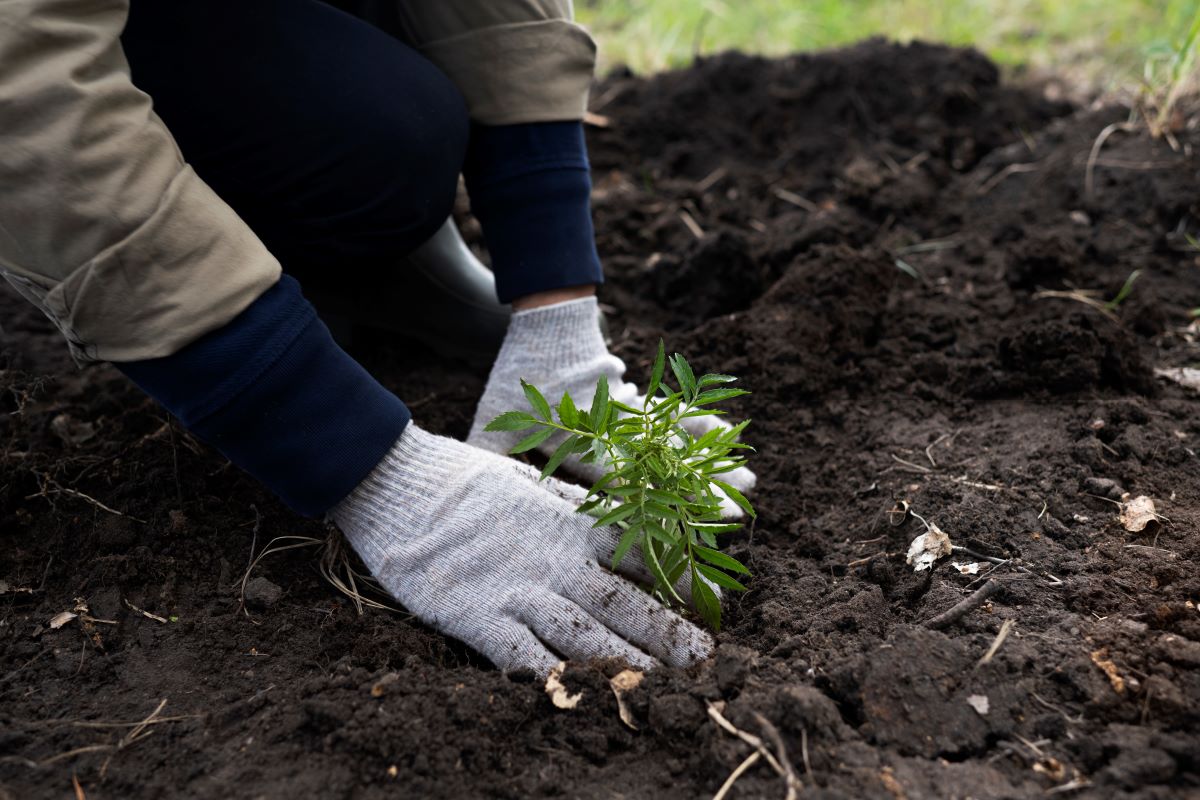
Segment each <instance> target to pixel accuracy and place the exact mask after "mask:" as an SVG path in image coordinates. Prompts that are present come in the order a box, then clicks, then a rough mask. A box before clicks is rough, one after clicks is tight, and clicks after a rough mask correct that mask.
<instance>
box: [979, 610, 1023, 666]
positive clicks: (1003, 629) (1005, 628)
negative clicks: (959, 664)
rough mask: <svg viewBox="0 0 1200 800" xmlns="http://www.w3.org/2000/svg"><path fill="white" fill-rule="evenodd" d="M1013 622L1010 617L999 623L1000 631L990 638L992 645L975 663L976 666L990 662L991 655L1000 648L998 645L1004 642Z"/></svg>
mask: <svg viewBox="0 0 1200 800" xmlns="http://www.w3.org/2000/svg"><path fill="white" fill-rule="evenodd" d="M1014 624H1015V623H1014V622H1013V621H1012V620H1011V619H1006V620H1004V622H1003V623H1002V624H1001V625H1000V632H999V633H997V634H996V638H995V639H993V640H992V646H991V647H989V648H988V650H987V652H986V653H984V654H983V658H981V659H979V661H978V662H977V663H976V664H975V666H976V667H982V666H983V665H984V664H987V663H990V662H991V660H992V656H994V655H996V652H997V651H998V650H999V649H1000V645H1002V644H1004V640H1005V639H1007V638H1008V632H1009V631H1011V630H1012V627H1013V625H1014Z"/></svg>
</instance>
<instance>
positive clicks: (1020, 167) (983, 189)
mask: <svg viewBox="0 0 1200 800" xmlns="http://www.w3.org/2000/svg"><path fill="white" fill-rule="evenodd" d="M1041 163H1042V162H1040V161H1034V162H1032V163H1029V164H1009V165H1008V166H1007V167H1005V168H1004V169H1002V170H1000V171H999V172H997V173H996V174H995V175H993V176H992V177H990V178H988V179H987V180H986V181H984V182H983V184H982V185H981V186H980V187H979V188H978V189H976V190H975V194H977V195H979V196H980V197H983V196H984V195H985V194H987V193H988V192H990V191H991V190H992V189H995V188H996V187H997V186H999V185H1000V184H1001V182H1003V180H1004V179H1005V178H1007V177H1008V176H1009V175H1019V174H1021V173H1023V172H1037V171H1038V169H1039V168H1040V167H1041Z"/></svg>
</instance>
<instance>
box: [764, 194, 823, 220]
mask: <svg viewBox="0 0 1200 800" xmlns="http://www.w3.org/2000/svg"><path fill="white" fill-rule="evenodd" d="M773 194H774V195H775V196H776V197H778V198H779V199H780V200H782V201H783V202H785V203H791V204H792V205H794V206H796V207H797V208H802V209H804V210H805V211H807V212H809V213H810V214H815V213H816V212H817V211H819V210H820V206H818V205H817V204H816V203H814V202H813V201H812V200H809V199H808V198H806V197H801V196H800V195H798V194H796V193H795V192H789V191H788V190H787V189H780V188H776V189H774V190H773Z"/></svg>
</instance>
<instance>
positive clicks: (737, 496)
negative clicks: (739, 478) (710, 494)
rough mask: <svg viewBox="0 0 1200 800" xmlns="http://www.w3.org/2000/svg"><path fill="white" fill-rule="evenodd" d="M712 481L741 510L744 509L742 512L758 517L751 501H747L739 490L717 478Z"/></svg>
mask: <svg viewBox="0 0 1200 800" xmlns="http://www.w3.org/2000/svg"><path fill="white" fill-rule="evenodd" d="M711 480H712V482H713V483H715V484H716V485H717V486H719V487H720V488H721V491H723V492H724V493H725V494H726V495H727V496H728V497H729V499H730V500H732V501H733V502H735V503H737V504H738V507H739V508H740V509H742V511H745V512H746V513H747V514H749V515H750V516H751V517H757V516H758V514H756V513H754V506H752V505H750V501H749V500H747V499H746V497H745V495H743V494H742V493H741V492H739V491H738V490H737V489H735V488H733V487H732V486H730V485H729V484H728V483H726V482H725V481H719V480H717V479H716V478H712V479H711Z"/></svg>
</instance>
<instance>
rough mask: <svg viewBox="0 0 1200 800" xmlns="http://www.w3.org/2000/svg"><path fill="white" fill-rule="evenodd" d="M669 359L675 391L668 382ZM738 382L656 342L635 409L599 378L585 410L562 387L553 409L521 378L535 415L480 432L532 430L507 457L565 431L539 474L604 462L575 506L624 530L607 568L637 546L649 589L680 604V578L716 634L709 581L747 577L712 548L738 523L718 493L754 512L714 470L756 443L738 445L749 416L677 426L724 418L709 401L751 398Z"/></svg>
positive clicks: (502, 419)
mask: <svg viewBox="0 0 1200 800" xmlns="http://www.w3.org/2000/svg"><path fill="white" fill-rule="evenodd" d="M668 365H670V369H671V373H672V374H673V375H674V378H675V381H676V383H677V385H678V387H679V388H678V389H674V388H672V387H671V386H670V385H669V384H668V383H667V381H666V378H665V372H666V367H667V366H668ZM736 380H737V379H736V378H734V377H733V376H731V375H716V374H711V375H702V376H700V377H699V378H697V377H696V376H695V374H694V373H693V371H692V368H691V366H689V365H688V362H687V361H686V360H685V359H684V357H683V356H681V355H679V354H678V353H677V354H675V355H673V356H671V357H670V358H667V356H666V351H665V350H664V348H663V343H662V342H661V341H659V343H658V355H657V357H656V358H655V359H654V367H653V369H652V370H651V373H650V384H649V386H648V388H647V391H646V399H645V401H644V402H643V403H642V406H641V408H635V407H633V406H629V405H626V404H624V403H620V402H618V401H616V400H614V399H612V398H611V397H610V396H609V393H608V381H607V379H606V378H604V377H603V376H601V378H600V380H599V382H598V383H597V385H596V392H595V395H594V396H593V397H592V404H591V408H590V409H587V410H583V409H579V408H577V407H576V405H575V401H574V400H573V399H572V397H571V395H570V393H569V392H566V393H564V394H563V396H562V399H561V400H560V401H559V403H558V405H557V406H556V407H555V408H553V409H551V407H550V404H549V403H548V402H547V401H546V399H545V398H544V397H543V396H542V393H541V392H540V391H539V390H538V389H537V387H535V386H533V385H531V384H529V383H528V382H526V381H524V380H522V381H521V387H522V388H523V389H524V390H525V397H526V399H528V401H529V405H530V408H531V409H532V411H533V413H532V414H531V413H529V412H526V411H506V412H505V413H503V414H501V415H500V416H498V417H496V418H495V419H494V420H492V421H491V422H490V423H489V424H488V426H487V430H489V431H524V430H531V429H536V430H534V431H533V433H531V434H529V435H528V436H526V437H525V438H524V439H522V440H521V441H520V442H519V443H518V444H517V446H516V447H514V448H513V449H512V450H511V452H512V453H514V454H515V453H524V452H526V451H528V450H532V449H533V448H535V447H537V446H538V445H540V444H542V443H544V442H545V441H546V440H547V439H549V438H550V437H551V436H554V435H556V434H558V435H562V434H564V433H565V434H566V437H565V438H564V439H563V440H562V442H561V443H560V444H559V445H558V447H557V448H556V449H555V450H554V453H553V454H552V455H551V456H550V460H549V461H548V462H547V463H546V466H545V468H544V469H543V470H542V479H545V478H547V477H549V476H550V475H551V474H553V473H554V471H555V470H557V469H558V468H559V467H560V466H561V465H562V463H563V461H565V460H566V459H567V458H568V457H569V456H571V455H577V456H579V457H580V461H582V462H584V463H589V464H592V463H594V464H601V465H604V467H605V468H606V470H607V471H606V472H605V474H604V475H603V477H601V478H600V480H598V481H596V483H595V484H594V485H593V486H592V487H591V488H590V489H589V490H588V494H587V497H586V498H585V499H584V502H583V503H581V504H580V505H579V508H578V511H580V512H581V513H589V514H592V515H593V516H596V517H597V520H596V523H595V525H594V526H593V527H597V528H598V527H602V526H604V525H615V526H617V527H618V528H619V529H620V530H621V531H622V534H621V539H620V543H619V544H618V545H617V548H616V552H615V553H614V554H613V559H612V566H613V568H614V569H616V567H617V565H618V564H620V563H621V560H622V559H624V558H625V557H626V555H627V554H628V553H629V551H630V549H631V548H632V547H633V546H634V545H635V544H637V545H639V547H640V549H641V553H642V557H643V559H644V561H645V562H646V568H647V569H648V570H649V571H650V574H651V575H653V576H654V579H655V580H654V587H653V590H652V591H653V593H654V594H655V595H657V596H658V597H659V598H661V599H662V600H663V601H664V602H666V603H667V604H672V603H678V604H683V603H684V600H683V598H682V597H681V596H680V594H679V591H678V590H677V588H676V586H677V585H678V583H679V581H680V579H681V578H683V577H684V575H685V574H686V575H687V576H688V581H689V585H690V586H691V593H692V600H693V603H694V605H695V607H696V610H697V611H699V612H700V616H701V617H703V618H704V620H705V622H707V623H708V624H709V625H710V626H712V628H713V629H714V630H720V627H721V603H720V599H719V598H718V597H717V593H716V592H715V591H713V588H712V585H710V582H711V584H714V585H716V586H720V587H722V588H725V589H732V590H735V591H744V590H745V588H746V587H745V586H743V585H742V584H741V582H739V581H738V580H737V579H736V578H734V577H733V575H731V574H730V573H733V574H737V575H748V574H750V571H749V570H748V569H746V567H745V566H744V565H742V564H741V562H739V561H738V560H737V559H735V558H733V557H732V556H729V555H727V554H726V553H722V552H721V551H720V550H718V549H717V537H718V536H720V535H721V534H726V533H731V532H733V531H736V530H739V529H740V528H741V527H742V526H741V524H740V523H731V522H728V521H725V520H722V519H721V495H722V494H724V495H725V496H726V497H728V498H729V499H730V500H732V501H733V502H734V503H736V504H737V505H738V506H739V507H740V508H741V509H742V510H743V511H745V512H746V514H748V515H749V516H751V517H753V516H754V508H753V507H752V506H751V505H750V503H749V501H748V500H746V498H745V497H743V496H742V493H741V492H739V491H738V490H737V489H735V488H734V487H733V486H730V485H729V484H728V483H726V482H725V481H723V480H721V477H720V476H722V475H724V474H726V473H728V472H729V471H731V470H733V469H736V468H738V467H740V466H741V465H742V464H743V463H744V461H745V458H744V456H742V455H740V454H739V453H737V452H736V451H740V450H751V449H753V448H751V447H750V446H749V445H746V444H742V443H741V442H739V441H738V436H740V435H741V433H742V431H744V430H745V429H746V426H747V425H748V424H749V423H750V421H749V420H746V421H743V422H740V423H738V424H737V425H734V426H732V427H729V428H725V427H721V428H714V429H712V430H710V431H708V432H707V433H705V434H704V435H702V436H699V437H693V436H691V435H690V434H689V433H688V432H687V431H686V430H684V428H683V427H682V426H681V425H680V422H681V421H682V420H685V419H688V418H692V417H701V416H709V415H717V414H723V413H724V412H722V411H718V410H717V409H715V408H713V407H712V406H714V405H716V404H717V403H721V402H724V401H726V400H731V399H733V398H735V397H740V396H742V395H745V394H749V392H747V391H745V390H743V389H735V388H732V387H730V386H729V385H728V384H731V383H733V382H734V381H736ZM556 417H557V419H556Z"/></svg>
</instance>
